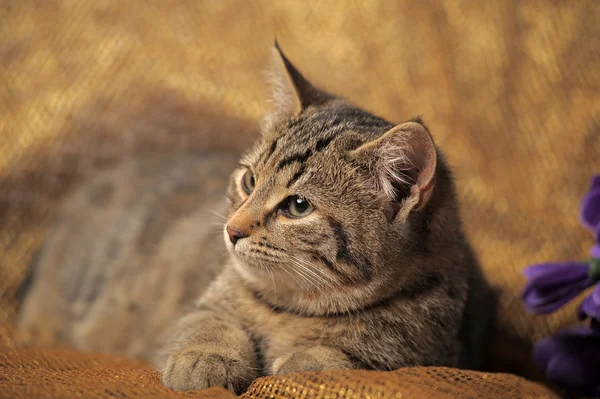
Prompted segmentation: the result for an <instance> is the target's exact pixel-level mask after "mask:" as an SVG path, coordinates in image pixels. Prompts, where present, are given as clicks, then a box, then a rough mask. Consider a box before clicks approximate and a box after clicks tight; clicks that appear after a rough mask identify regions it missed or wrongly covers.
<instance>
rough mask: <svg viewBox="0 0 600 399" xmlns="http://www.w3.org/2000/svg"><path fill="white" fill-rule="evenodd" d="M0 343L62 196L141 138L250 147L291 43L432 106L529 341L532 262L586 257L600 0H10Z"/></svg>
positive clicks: (385, 106)
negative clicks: (524, 303) (525, 271)
mask: <svg viewBox="0 0 600 399" xmlns="http://www.w3.org/2000/svg"><path fill="white" fill-rule="evenodd" d="M0 21H2V22H1V23H0V298H1V299H0V305H1V306H2V307H1V308H0V338H1V340H2V342H3V344H4V345H9V346H10V345H13V344H14V343H13V341H12V339H11V338H10V322H11V320H12V319H13V317H14V306H15V304H16V295H17V288H18V286H19V284H20V283H21V282H22V280H23V279H24V276H25V270H26V267H27V264H28V263H29V261H30V260H31V258H32V256H33V255H34V253H35V251H36V249H37V248H38V247H39V245H40V243H41V239H42V234H43V232H44V229H45V227H46V226H47V223H48V221H50V220H51V217H52V213H53V210H54V208H55V206H56V204H57V202H58V200H59V199H60V198H61V196H63V195H64V194H65V193H66V192H67V190H68V189H69V188H70V187H72V185H73V184H74V183H76V182H78V181H81V180H82V179H85V178H86V177H88V176H89V175H90V174H91V173H94V171H95V170H97V169H98V168H101V167H103V166H105V165H107V164H110V163H112V162H114V161H115V160H117V159H119V158H120V157H123V156H127V154H131V153H132V152H139V151H169V152H178V151H188V150H190V149H203V148H210V149H217V148H218V149H230V150H233V151H240V150H243V149H244V148H245V147H246V146H247V145H248V143H249V142H250V141H251V138H252V136H253V135H254V134H256V131H257V122H258V120H259V118H260V115H261V113H262V112H263V110H264V109H265V107H266V105H267V104H266V103H265V101H264V100H265V95H266V88H265V86H264V84H263V74H262V71H263V67H264V65H265V63H266V60H267V55H268V54H269V52H270V50H271V46H272V44H273V41H274V38H275V37H277V39H278V41H279V42H280V44H281V46H282V48H283V49H284V51H285V52H286V53H287V55H288V56H289V57H290V58H291V59H292V60H293V62H294V63H295V64H296V65H297V66H298V67H299V68H300V69H301V70H302V71H303V73H304V74H305V75H306V76H307V77H308V78H309V79H310V80H312V81H313V82H314V83H315V84H317V85H319V86H321V87H323V88H324V89H326V90H328V91H331V92H334V93H337V94H341V95H343V96H345V97H347V98H348V99H350V100H351V101H354V102H355V103H356V104H358V105H360V106H362V107H364V108H366V109H368V110H370V111H372V112H374V113H377V114H379V115H381V116H384V117H386V118H388V119H390V120H392V121H395V122H401V121H403V120H406V119H409V118H411V117H413V116H415V115H422V116H423V118H424V120H425V122H426V123H427V125H428V126H429V128H430V129H431V131H432V132H433V135H434V138H435V139H436V142H437V143H438V145H439V146H440V147H441V148H442V149H443V150H444V151H445V152H446V154H447V155H448V159H449V161H450V163H451V165H452V166H453V167H454V171H455V175H456V181H457V185H458V189H459V193H460V199H461V204H462V213H463V219H464V222H465V225H466V229H467V232H468V235H469V238H470V240H471V242H472V243H473V245H474V247H475V249H476V251H477V253H478V256H479V258H480V260H481V262H482V264H483V265H484V267H485V270H486V272H487V275H488V277H489V279H490V280H491V281H492V282H493V284H494V285H495V286H497V287H499V288H500V289H501V290H502V292H503V295H502V298H501V310H500V314H501V319H502V321H503V323H504V324H505V326H506V328H507V331H508V332H509V333H510V334H512V335H514V336H515V337H516V338H519V339H524V340H525V341H528V342H531V341H532V340H535V339H538V338H540V337H542V336H544V335H547V334H549V333H550V332H552V331H554V330H556V329H557V328H559V327H561V326H564V325H566V324H569V323H572V322H574V321H575V317H574V315H575V307H576V303H573V304H571V305H570V306H568V307H566V308H565V310H564V311H562V312H560V313H558V314H556V315H551V316H548V317H533V316H531V315H527V314H526V313H525V312H524V310H523V309H522V307H521V304H520V299H519V292H520V290H521V288H522V285H523V282H524V280H523V278H522V277H521V276H520V271H521V269H522V268H523V267H525V266H526V265H528V264H530V263H534V262H543V261H547V260H560V259H571V258H580V257H582V256H584V255H585V254H587V251H588V248H589V247H590V245H591V243H592V236H591V235H590V234H589V233H588V232H586V231H585V230H584V229H583V228H582V227H581V226H580V224H579V219H578V212H579V201H580V198H581V196H582V195H583V194H584V193H585V191H586V190H587V186H588V183H589V179H590V178H591V176H592V175H593V174H594V173H598V172H600V24H599V23H598V21H600V5H599V3H598V2H596V1H594V0H590V1H577V2H561V1H554V2H552V1H547V0H540V1H523V2H517V1H514V2H511V1H499V2H475V1H466V0H448V1H434V0H425V1H367V0H365V1H359V0H354V1H317V0H313V1H303V2H298V1H268V0H263V1H258V0H253V1H222V0H221V1H208V0H206V1H198V0H194V1H192V0H177V1H169V2H160V1H150V0H148V1H142V0H121V1H117V0H100V1H94V2H88V1H85V2H84V1H77V0H45V1H36V0H22V1H12V0H0Z"/></svg>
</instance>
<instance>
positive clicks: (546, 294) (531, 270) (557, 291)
mask: <svg viewBox="0 0 600 399" xmlns="http://www.w3.org/2000/svg"><path fill="white" fill-rule="evenodd" d="M589 269H590V266H589V264H588V263H587V262H563V263H547V264H541V265H533V266H530V267H528V268H526V269H525V270H524V271H523V274H524V275H525V277H527V279H528V282H527V285H525V289H524V290H523V294H522V299H523V302H524V304H525V308H526V309H527V310H528V311H530V312H533V313H552V312H554V311H555V310H557V309H558V308H560V307H561V306H563V305H564V304H566V303H567V302H569V301H570V300H571V299H573V298H575V297H576V296H577V295H579V294H580V293H581V292H582V291H583V290H585V289H586V288H588V287H590V286H592V285H593V284H594V280H593V279H592V278H591V277H590V276H589V275H588V272H589Z"/></svg>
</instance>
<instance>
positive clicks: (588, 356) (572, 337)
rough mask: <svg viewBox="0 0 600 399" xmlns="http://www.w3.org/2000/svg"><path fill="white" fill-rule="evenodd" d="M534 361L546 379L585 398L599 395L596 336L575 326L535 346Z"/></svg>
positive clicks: (599, 340)
mask: <svg viewBox="0 0 600 399" xmlns="http://www.w3.org/2000/svg"><path fill="white" fill-rule="evenodd" d="M534 359H535V362H536V363H537V364H538V366H539V367H540V368H541V369H542V370H544V372H545V374H546V377H547V378H548V380H550V381H552V382H553V383H555V384H557V385H559V386H561V387H563V388H565V389H568V390H570V391H575V392H579V393H581V394H586V395H598V394H600V334H598V333H597V332H595V331H592V330H590V329H589V328H587V327H575V328H571V329H567V330H563V331H560V332H558V333H557V334H556V335H555V336H553V337H549V338H544V339H542V340H541V341H539V342H538V343H537V344H536V345H535V349H534Z"/></svg>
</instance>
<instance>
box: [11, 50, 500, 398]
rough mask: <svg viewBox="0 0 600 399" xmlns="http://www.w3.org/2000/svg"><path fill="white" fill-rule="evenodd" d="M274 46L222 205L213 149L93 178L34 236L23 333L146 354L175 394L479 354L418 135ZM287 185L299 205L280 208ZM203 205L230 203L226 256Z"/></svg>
mask: <svg viewBox="0 0 600 399" xmlns="http://www.w3.org/2000/svg"><path fill="white" fill-rule="evenodd" d="M275 54H276V55H275V59H276V61H275V62H276V67H275V73H274V76H273V77H274V80H275V85H276V95H275V97H274V102H275V107H274V108H275V109H274V111H273V112H272V113H271V114H269V115H268V118H267V119H266V120H265V123H264V128H263V134H262V136H261V138H260V139H259V140H258V142H257V143H256V144H255V145H254V147H253V148H252V149H251V150H250V151H249V152H248V153H247V154H246V155H245V156H244V157H242V159H241V160H240V161H239V164H238V165H237V167H236V168H235V171H234V172H233V174H232V175H231V178H230V180H229V183H228V184H229V185H228V187H229V188H228V191H227V197H228V205H227V204H226V203H225V201H221V197H220V194H221V193H222V192H224V191H225V188H226V186H227V179H226V177H225V176H226V174H228V173H229V171H230V170H231V169H232V168H234V167H235V162H234V160H233V159H232V158H231V157H227V156H224V155H206V156H201V157H191V156H188V157H185V158H178V159H143V160H142V159H132V160H130V161H128V162H126V163H124V164H123V165H122V166H120V167H118V168H116V169H115V170H112V171H109V172H106V173H103V174H102V175H100V176H98V178H97V179H95V180H94V181H93V182H92V183H90V184H89V185H88V186H86V187H83V188H82V189H80V190H79V191H78V192H77V193H75V194H74V195H73V196H72V197H71V198H70V199H69V200H68V201H67V203H66V204H65V206H64V208H63V213H62V216H61V217H60V218H59V221H58V223H57V224H56V226H55V227H54V229H52V231H51V232H50V234H49V238H48V241H47V243H46V245H45V247H44V248H43V250H42V253H41V254H40V257H39V260H38V266H37V268H38V270H37V272H36V276H35V281H34V283H33V286H32V288H31V290H30V293H29V295H28V297H27V300H26V302H25V304H24V306H23V310H22V312H21V315H20V325H21V329H22V331H28V332H32V331H37V332H38V333H40V334H42V338H46V340H47V341H48V342H50V341H52V340H55V339H59V340H62V341H64V342H67V343H69V344H71V345H74V346H76V347H77V348H80V349H85V350H94V351H101V352H107V353H113V354H125V355H129V356H133V357H138V358H142V359H146V360H150V361H153V362H155V364H157V365H158V367H160V368H161V369H162V370H163V371H164V374H163V381H164V383H165V385H167V386H169V387H172V388H175V389H192V388H203V387H208V386H212V385H221V386H225V387H228V388H230V389H232V390H234V391H237V392H239V391H241V390H243V389H244V388H245V387H247V385H248V384H249V383H250V382H251V381H252V380H253V379H254V378H256V377H257V376H259V375H261V374H264V373H266V374H281V373H288V372H295V371H308V370H311V371H313V370H325V369H339V368H368V369H378V370H391V369H395V368H399V367H403V366H411V365H446V366H457V367H469V368H476V367H479V366H480V365H481V361H482V356H481V355H482V339H483V334H484V331H485V330H486V327H487V326H488V324H489V321H490V320H491V317H492V313H493V306H492V303H493V299H492V295H491V292H490V290H489V287H488V285H487V283H486V281H485V280H484V278H483V277H482V275H481V272H480V269H479V267H478V264H477V262H476V259H475V257H474V256H473V254H472V251H471V249H470V247H469V245H468V243H467V241H466V239H465V237H464V234H463V231H462V228H461V223H460V218H459V212H458V208H457V200H456V195H455V190H454V185H453V181H452V178H451V174H450V171H449V169H448V167H447V165H446V163H445V161H444V158H443V156H442V155H441V153H440V152H439V151H438V150H437V148H436V147H435V146H434V144H433V141H432V138H431V136H430V134H429V132H428V130H427V129H426V127H425V126H424V125H423V124H422V122H421V121H420V120H414V121H410V122H407V123H404V124H401V125H398V126H394V125H392V124H390V123H389V122H387V121H385V120H383V119H380V118H378V117H376V116H373V115H372V114H369V113H367V112H365V111H362V110H360V109H358V108H356V107H354V106H352V105H351V104H349V103H348V102H346V101H345V100H343V99H341V98H338V97H334V96H332V95H330V94H327V93H325V92H323V91H320V90H318V89H316V88H314V87H313V86H312V85H311V84H310V83H308V82H307V81H306V80H305V79H304V78H303V77H302V75H301V74H300V73H299V72H298V71H297V70H296V69H295V68H294V67H293V66H292V65H291V64H290V62H289V61H288V60H287V59H286V58H285V57H284V56H283V55H282V54H281V53H280V52H279V51H278V50H276V51H275ZM248 170H250V171H252V172H253V174H254V176H255V182H256V186H255V188H254V191H251V192H250V193H249V194H248V193H247V192H246V191H245V190H244V188H243V179H244V175H245V173H247V171H248ZM294 195H299V196H301V197H303V198H305V199H307V200H308V201H310V203H311V204H312V205H313V206H314V211H313V212H312V213H310V214H309V215H307V216H305V217H301V218H293V217H290V215H289V214H288V213H286V209H285V204H286V199H287V198H289V197H290V196H294ZM227 206H228V209H226V207H227ZM210 210H213V211H214V212H217V213H222V212H227V213H228V216H227V220H226V221H224V222H225V225H226V228H225V229H224V230H223V236H224V238H225V243H226V247H227V250H228V252H229V254H228V255H226V254H225V253H224V252H225V251H224V248H225V247H223V244H222V241H223V236H222V235H221V233H219V232H218V230H217V229H218V228H215V226H213V225H212V224H211V222H209V221H210V220H212V221H214V220H215V218H214V217H211V213H210V212H211V211H210ZM227 228H228V229H227ZM228 230H229V234H231V232H233V233H234V235H236V236H237V237H238V238H239V239H238V240H237V242H236V244H235V245H233V243H232V240H230V238H229V237H228ZM215 276H216V279H215ZM213 279H214V281H213ZM211 281H212V284H210V285H209V283H210V282H211ZM207 287H208V288H207ZM197 297H199V298H200V299H198V300H196V298H197ZM188 306H189V307H191V309H189V310H187V311H186V312H185V314H184V315H183V316H182V317H181V318H179V320H178V321H176V319H177V318H178V317H179V316H180V315H181V314H182V312H183V311H184V310H186V307H188ZM169 331H170V332H169ZM167 336H169V338H168V339H167ZM159 348H162V350H161V351H159V352H155V351H156V350H157V349H159ZM155 353H157V355H155Z"/></svg>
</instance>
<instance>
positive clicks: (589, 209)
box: [581, 175, 600, 243]
mask: <svg viewBox="0 0 600 399" xmlns="http://www.w3.org/2000/svg"><path fill="white" fill-rule="evenodd" d="M581 223H582V224H583V225H584V226H585V227H586V228H587V229H589V230H591V231H592V232H593V233H596V243H600V175H596V176H594V177H593V178H592V184H591V187H590V191H588V193H587V194H586V195H585V196H584V197H583V199H582V200H581Z"/></svg>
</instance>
